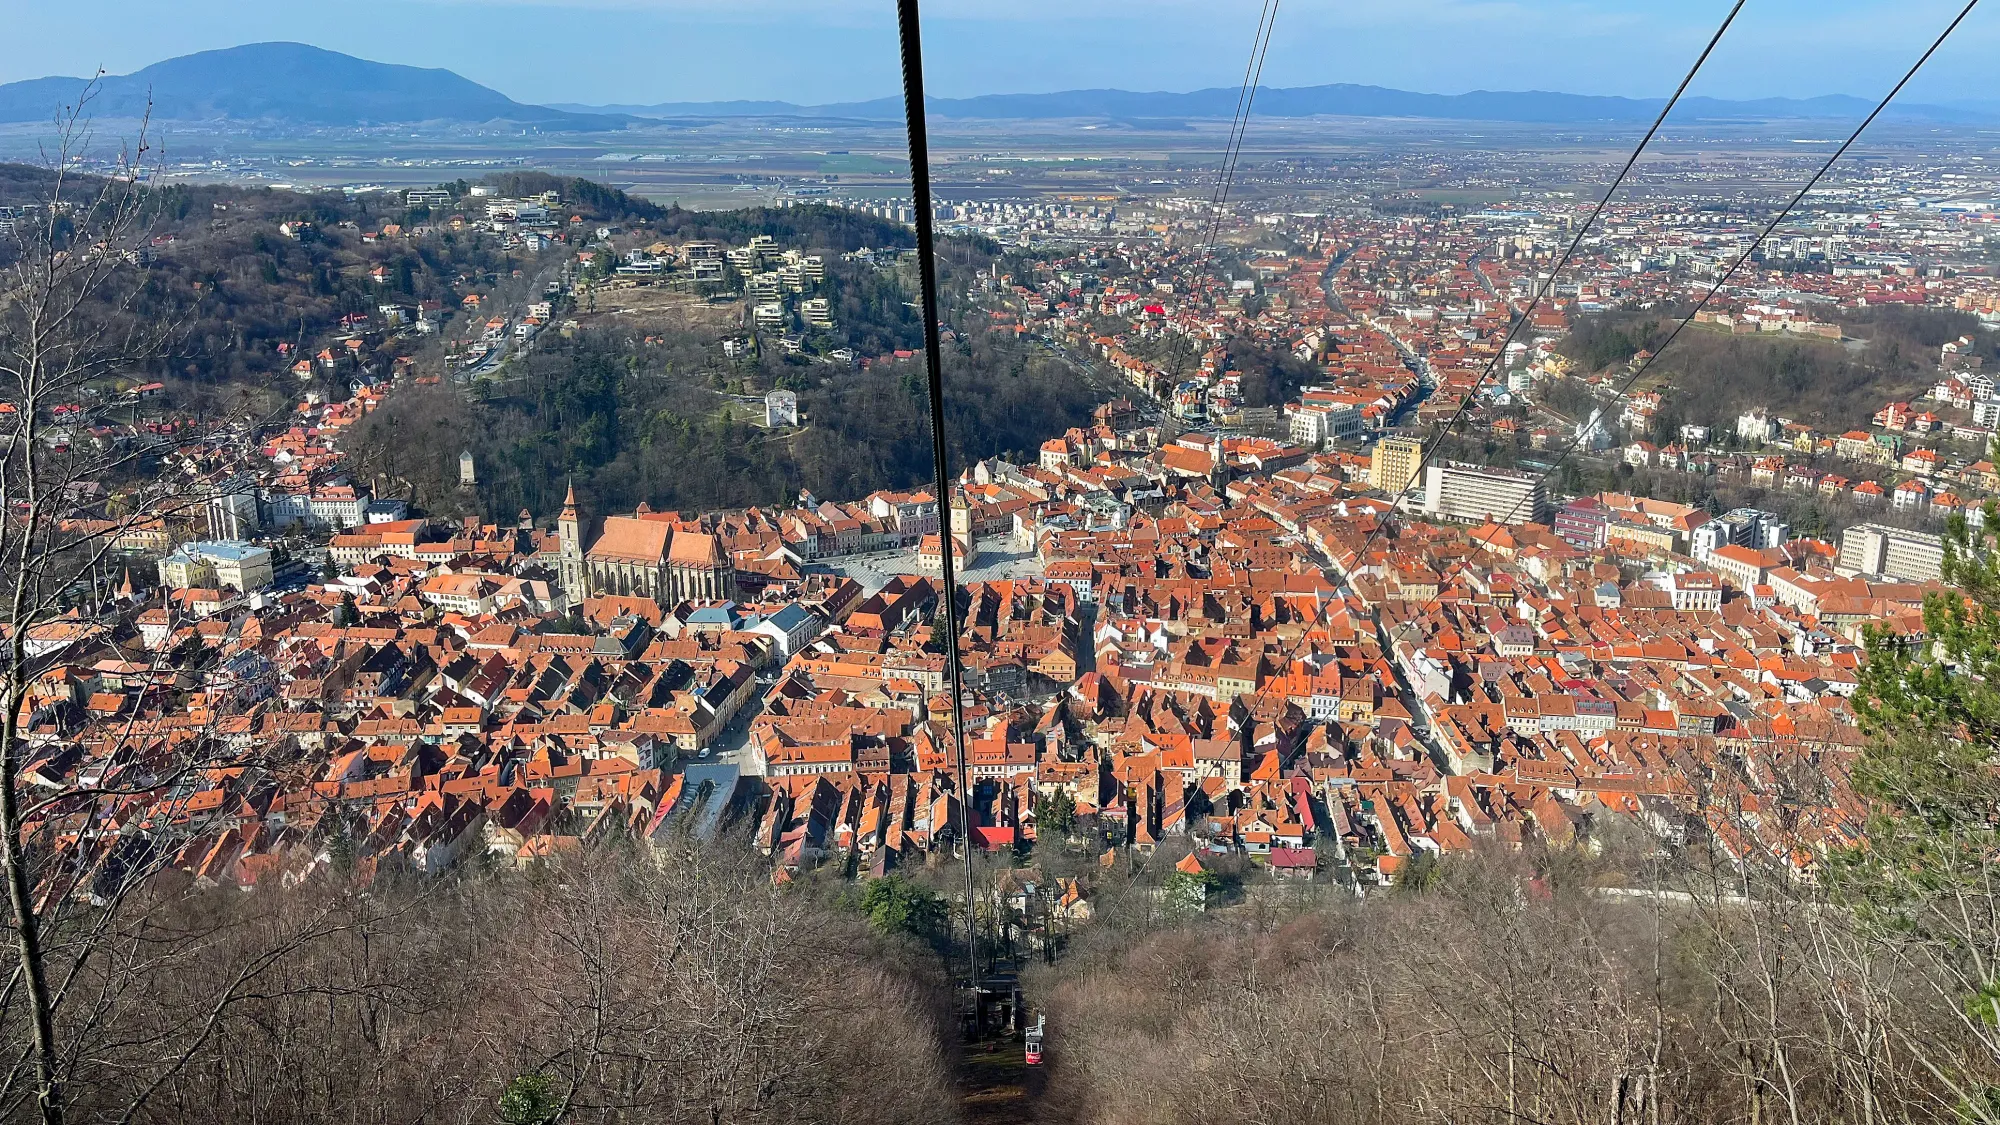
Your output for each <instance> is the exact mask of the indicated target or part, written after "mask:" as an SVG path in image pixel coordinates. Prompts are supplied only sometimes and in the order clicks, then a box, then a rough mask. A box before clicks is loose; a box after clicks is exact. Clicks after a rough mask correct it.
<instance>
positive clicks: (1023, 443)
mask: <svg viewBox="0 0 2000 1125" xmlns="http://www.w3.org/2000/svg"><path fill="white" fill-rule="evenodd" d="M711 351H713V348H712V346H711V345H709V344H707V343H704V342H700V341H699V340H695V339H685V338H684V339H675V340H668V341H662V342H658V343H651V344H648V343H646V342H644V340H643V339H642V338H640V337H638V336H636V335H631V334H622V333H615V332H608V331H607V332H587V333H584V334H582V335H580V336H578V337H577V338H576V339H574V340H567V341H559V342H556V343H554V344H552V345H551V346H549V347H546V348H543V349H540V350H537V351H536V352H535V353H533V354H532V355H530V356H529V357H527V358H526V359H524V360H522V361H521V362H520V363H519V364H518V365H517V368H516V373H515V374H514V376H513V377H512V378H510V379H509V380H507V381H506V382H505V383H504V384H502V385H501V386H499V387H498V388H496V389H495V392H494V394H493V395H492V397H490V398H488V399H487V400H485V401H478V400H475V399H474V398H472V397H469V396H468V395H466V394H465V393H463V392H461V391H460V390H459V389H458V388H455V387H451V386H427V387H414V388H409V389H406V390H403V391H399V392H398V393H397V394H395V395H392V396H390V398H389V400H388V401H387V402H386V403H385V404H384V405H383V406H382V407H381V408H379V409H378V410H376V411H375V413H374V414H372V415H370V416H369V418H368V419H367V420H366V421H365V422H364V423H363V424H362V425H361V426H360V427H359V429H358V431H357V433H356V434H355V435H354V438H353V439H352V440H353V448H354V450H355V451H356V453H357V455H358V456H359V457H360V458H361V461H362V463H363V464H364V465H365V466H367V467H368V468H369V469H370V470H371V471H380V472H382V473H384V474H385V475H387V476H389V477H391V478H393V479H396V480H398V481H406V482H408V484H409V486H410V487H411V488H412V489H413V490H414V495H415V498H416V499H417V500H418V502H420V503H422V504H425V505H429V506H434V507H437V508H439V509H440V510H451V509H453V508H454V507H457V506H462V505H463V504H464V502H465V498H464V496H463V494H462V493H459V492H458V491H457V480H458V477H457V473H458V454H459V452H460V451H461V450H465V449H469V450H471V451H472V453H473V456H474V458H475V460H476V463H477V464H478V466H479V477H480V488H479V496H478V506H479V508H480V510H481V511H482V512H484V513H485V514H486V515H488V516H491V517H498V518H507V517H511V516H512V515H513V514H514V513H516V512H518V511H519V510H520V509H522V508H526V509H528V510H529V511H531V512H535V513H538V514H547V513H551V512H553V511H555V510H556V508H558V507H559V506H560V505H561V501H562V494H563V490H564V488H565V487H566V483H565V482H566V481H568V480H569V479H570V478H571V477H572V476H574V477H575V479H576V481H577V484H578V491H579V493H580V494H583V495H585V496H586V497H587V498H588V499H589V500H590V502H591V503H592V505H593V507H595V508H596V509H597V510H599V511H623V510H629V509H631V508H633V507H635V506H637V505H638V504H639V503H640V502H642V501H643V502H646V503H648V504H651V505H653V506H654V507H656V508H683V509H699V508H731V507H744V506H749V505H753V504H762V505H769V504H784V503H788V502H790V501H791V500H792V499H794V498H796V497H797V495H798V493H799V492H800V490H802V489H803V490H808V491H811V492H812V493H814V494H815V495H818V496H823V497H842V498H852V497H858V496H862V495H865V494H867V493H868V492H871V491H874V490H876V489H881V488H909V487H913V486H917V485H922V484H928V483H929V482H930V480H931V478H932V467H931V460H930V423H929V414H928V411H929V405H928V398H927V395H926V393H925V389H924V379H923V369H922V364H921V361H918V360H912V361H905V362H903V363H898V364H885V365H877V366H874V367H871V368H869V369H867V370H858V371H851V370H846V369H837V370H834V371H833V373H832V374H831V375H822V374H821V373H823V372H827V371H828V370H830V369H829V368H828V367H826V366H825V365H816V366H803V365H788V364H785V363H783V362H782V361H776V360H771V361H767V362H766V363H764V364H761V365H760V364H758V363H756V362H755V361H750V362H749V363H748V364H747V367H748V370H747V371H746V372H745V373H744V374H742V375H739V376H734V378H737V379H740V380H742V384H741V385H747V386H752V387H764V386H770V385H773V384H774V383H777V382H785V383H787V384H788V385H793V386H797V387H799V388H800V389H799V390H798V392H797V393H798V396H799V410H800V413H801V415H802V419H801V421H802V423H803V424H802V426H801V428H800V429H798V430H796V431H782V430H781V431H776V432H772V431H766V430H764V429H762V428H760V427H758V426H756V425H753V424H752V419H753V418H757V417H760V414H761V411H760V408H759V407H758V405H757V404H756V403H755V402H754V401H750V400H739V399H734V398H730V397H728V396H726V395H723V394H721V393H719V392H718V391H716V390H715V389H714V388H713V387H712V386H711V385H710V384H711V381H712V380H711V378H710V376H713V375H719V374H720V371H719V370H718V369H716V368H715V367H713V366H712V364H711V362H710V359H709V353H710V352H711ZM944 359H945V387H946V397H945V417H946V425H947V430H948V438H949V443H950V447H951V454H952V459H953V463H954V464H956V465H964V464H967V463H969V461H970V460H971V459H976V458H982V457H989V456H993V455H995V454H1002V453H1007V454H1013V455H1015V456H1017V457H1018V456H1026V457H1028V459H1032V451H1033V450H1034V449H1036V448H1037V447H1038V446H1039V445H1040V444H1041V442H1042V441H1044V440H1046V438H1047V437H1048V436H1049V435H1051V434H1060V433H1062V432H1063V431H1064V430H1066V429H1068V428H1069V427H1071V426H1075V425H1080V424H1083V423H1085V422H1086V421H1087V420H1088V419H1089V416H1090V410H1091V408H1092V407H1094V406H1095V405H1096V404H1097V402H1098V398H1097V396H1096V395H1095V394H1094V393H1093V392H1092V390H1091V389H1090V387H1089V386H1088V385H1087V384H1085V383H1083V382H1082V381H1080V380H1079V379H1078V378H1077V377H1076V376H1075V375H1074V374H1073V373H1072V372H1070V371H1069V370H1068V369H1067V368H1064V367H1062V366H1060V365H1058V364H1056V363H1055V362H1054V361H1052V360H1049V359H1047V358H1045V357H1043V356H1041V355H1038V354H1035V353H1033V352H1032V351H1031V350H1030V349H1029V348H1028V347H1027V346H1026V345H1023V344H1021V343H1018V342H1015V341H1013V340H1012V339H1008V338H1002V337H1001V336H998V335H994V334H986V333H969V334H967V335H966V336H965V337H963V338H962V339H961V340H960V341H959V342H958V343H956V344H954V345H948V346H947V350H946V352H945V357H944ZM704 372H706V373H704Z"/></svg>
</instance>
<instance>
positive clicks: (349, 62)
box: [0, 43, 2000, 132]
mask: <svg viewBox="0 0 2000 1125" xmlns="http://www.w3.org/2000/svg"><path fill="white" fill-rule="evenodd" d="M84 85H85V79H82V78H36V79H31V80H29V81H26V82H13V83H8V84H6V85H0V124H4V123H9V122H12V123H20V122H44V121H48V120H49V119H50V118H51V117H52V116H53V115H54V113H55V112H56V109H57V107H59V106H61V105H63V104H65V103H69V102H74V101H75V99H76V97H77V96H78V94H79V93H80V92H81V91H82V90H83V88H84ZM148 97H150V98H151V99H152V111H153V116H154V117H155V118H158V119H160V120H162V121H177V122H227V123H237V124H252V125H259V126H264V127H271V128H297V129H312V128H333V129H340V128H361V127H367V126H375V125H396V124H418V123H437V124H450V125H480V124H487V123H505V124H508V125H513V126H520V127H530V128H535V129H540V130H543V131H550V132H603V131H608V130H618V129H624V128H627V127H629V126H631V125H633V124H635V123H641V122H644V121H649V120H660V119H674V118H706V119H715V118H726V117H805V118H843V119H848V120H861V121H875V120H896V119H900V118H901V117H902V113H903V103H902V100H901V99H900V98H876V99H873V100H870V101H857V102H837V103H834V104H831V105H796V104H793V103H791V102H781V101H727V102H664V103H661V104H658V105H598V106H593V105H563V104H558V105H553V106H540V105H527V104H524V103H522V102H517V101H515V100H513V99H512V98H509V97H507V96H506V95H505V94H502V93H499V92H498V91H495V90H492V89H489V88H487V87H485V86H481V85H480V84H479V83H477V82H474V81H472V80H471V79H468V78H462V77H460V76H459V75H457V74H454V73H452V72H451V71H449V70H431V69H424V68H420V67H413V66H399V65H395V64H391V63H378V62H370V61H368V60H366V59H357V58H355V57H353V56H352V55H343V54H340V53H339V52H336V51H326V50H322V49H320V48H318V47H310V46H307V45H305V44H302V43H251V44H248V45H246V46H242V47H231V48H228V49H225V50H220V51H203V52H201V53H199V54H193V55H184V56H182V57H180V58H174V59H168V60H166V61H165V62H159V63H154V64H153V65H152V66H149V67H147V68H145V69H144V70H140V71H137V72H135V73H132V74H125V75H116V76H110V77H106V78H104V79H103V80H102V81H101V82H100V83H99V86H98V90H97V94H96V97H95V100H94V101H93V102H92V105H91V110H90V112H91V113H92V114H93V115H94V116H96V117H99V118H129V117H137V116H139V115H140V114H141V113H144V112H145V111H146V106H147V99H148ZM1236 101H1237V90H1236V89H1235V88H1234V87H1219V88H1214V89H1207V90H1196V91H1194V92H1192V93H1186V94H1174V93H1135V92H1132V91H1129V90H1068V91H1063V92H1060V93H1053V94H990V95H987V96H984V97H977V98H933V99H931V102H930V112H932V113H933V114H936V115H938V116H941V117H947V118H961V119H973V120H1038V119H1052V118H1092V119H1109V120H1113V121H1127V122H1134V123H1167V122H1178V121H1185V120H1189V119H1202V118H1208V119H1212V118H1226V117H1230V116H1233V115H1234V113H1235V111H1236ZM1663 104H1665V103H1664V102H1663V101H1662V100H1660V99H1649V98H1614V97H1597V96H1592V95H1587V94H1562V93H1550V92H1547V91H1541V90H1528V91H1512V92H1510V91H1492V90H1475V91H1473V92H1472V93H1469V94H1419V93H1412V92H1410V91H1408V90H1391V89H1387V88H1384V87H1381V86H1356V85H1351V84H1346V83H1341V84H1337V85H1331V86H1305V87H1299V88H1294V89H1270V88H1260V89H1259V91H1258V94H1257V102H1256V114H1257V116H1259V117H1315V116H1322V115H1327V116H1341V117H1402V118H1435V119H1441V120H1457V121H1496V122H1522V123H1530V124H1544V125H1585V124H1637V123H1641V122H1647V121H1650V120H1652V118H1653V117H1654V115H1655V114H1657V113H1658V112H1659V110H1660V106H1661V105H1663ZM1872 104H1873V103H1871V102H1867V101H1864V100H1862V99H1860V98H1854V97H1847V96H1845V95H1830V96H1827V97H1819V98H1804V99H1799V98H1763V99H1758V100H1755V101H1724V100H1721V99H1717V98H1688V99H1686V100H1685V101H1683V102H1682V104H1681V107H1680V109H1679V110H1678V112H1677V116H1679V118H1680V119H1681V120H1728V119H1738V120H1741V119H1773V118H1783V119H1799V120H1812V119H1839V120H1853V119H1855V118H1857V117H1859V116H1861V115H1862V114H1864V113H1866V112H1867V111H1868V110H1869V108H1871V106H1872ZM1886 116H1888V117H1889V118H1890V119H1893V120H1899V121H1904V122H1917V123H1929V124H1949V125H1972V124H1990V123H1994V122H2000V103H1995V102H1962V103H1959V104H1956V105H1949V106H1943V105H1906V106H1896V107H1892V108H1891V110H1890V111H1889V113H1888V114H1887V115H1886Z"/></svg>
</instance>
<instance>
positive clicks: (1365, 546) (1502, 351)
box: [1279, 0, 1977, 676]
mask: <svg viewBox="0 0 2000 1125" xmlns="http://www.w3.org/2000/svg"><path fill="white" fill-rule="evenodd" d="M1745 2H1746V0H1736V2H1735V3H1734V4H1733V5H1731V7H1730V9H1729V12H1728V14H1727V15H1725V16H1724V17H1723V19H1722V23H1721V24H1720V25H1718V26H1717V27H1716V29H1715V33H1714V34H1713V35H1711V36H1709V39H1708V43H1707V44H1706V45H1705V46H1704V47H1703V48H1702V50H1701V54H1700V55H1698V56H1696V58H1695V60H1694V65H1693V66H1690V67H1689V68H1688V72H1687V74H1686V75H1684V76H1683V77H1682V78H1681V81H1680V85H1679V86H1677V87H1675V88H1674V92H1673V96H1672V97H1669V98H1668V99H1667V104H1666V105H1664V106H1662V107H1660V112H1659V115H1658V116H1657V117H1655V118H1654V119H1653V123H1652V125H1651V127H1649V128H1648V129H1647V130H1646V132H1645V135H1644V136H1642V137H1640V138H1639V143H1638V145H1637V146H1636V147H1634V148H1633V150H1632V154H1631V155H1630V156H1628V157H1626V159H1625V163H1624V165H1623V166H1622V167H1620V168H1619V170H1618V174H1617V175H1616V176H1615V177H1613V179H1612V181H1611V184H1610V186H1609V187H1607V188H1605V191H1604V194H1603V196H1601V197H1600V198H1599V199H1598V201H1597V205H1596V206H1595V207H1594V208H1592V210H1591V213H1590V217H1589V218H1588V219H1586V220H1585V221H1584V225H1583V226H1582V228H1581V229H1579V230H1578V231H1577V233H1576V237H1575V238H1573V239H1571V240H1570V244H1569V247H1568V249H1566V250H1564V251H1563V255H1562V258H1561V259H1560V260H1559V261H1558V262H1557V263H1556V265H1555V266H1554V268H1552V269H1551V270H1550V271H1549V279H1548V281H1547V283H1545V284H1544V285H1542V286H1539V287H1537V289H1536V291H1535V294H1534V297H1533V299H1532V300H1531V301H1530V302H1529V304H1528V306H1527V308H1526V309H1525V310H1523V311H1522V313H1521V315H1520V316H1519V317H1518V318H1510V319H1511V324H1510V326H1509V328H1508V331H1507V336H1506V338H1505V340H1504V341H1503V342H1502V344H1501V346H1500V348H1499V350H1498V351H1497V352H1495V354H1494V360H1493V362H1492V363H1489V364H1488V365H1487V368H1486V370H1485V371H1484V372H1483V373H1481V375H1480V377H1479V380H1478V381H1476V382H1475V383H1474V384H1473V385H1472V387H1471V389H1469V390H1468V391H1466V393H1465V397H1464V399H1463V400H1462V401H1461V402H1460V403H1459V406H1458V409H1457V410H1456V411H1455V412H1454V413H1453V414H1452V416H1451V418H1449V419H1448V420H1447V421H1446V422H1445V424H1444V425H1443V426H1442V427H1441V428H1440V429H1439V431H1438V434H1437V435H1436V437H1435V438H1434V439H1433V443H1430V444H1427V445H1426V446H1424V447H1421V448H1420V450H1419V457H1418V461H1417V464H1416V467H1415V471H1414V472H1413V473H1412V476H1411V479H1410V481H1409V482H1406V483H1405V484H1404V485H1403V487H1402V489H1401V490H1400V491H1398V492H1397V493H1396V495H1395V496H1392V497H1391V498H1390V501H1389V511H1388V512H1386V513H1383V514H1382V515H1380V516H1378V517H1377V518H1376V523H1375V526H1374V527H1373V528H1372V529H1370V531H1369V533H1368V537H1367V538H1366V539H1364V540H1363V541H1362V544H1361V547H1360V549H1359V550H1358V551H1357V552H1356V554H1355V558H1356V560H1357V565H1358V566H1365V565H1366V563H1367V557H1368V551H1369V549H1370V548H1371V547H1372V546H1373V545H1374V543H1375V541H1376V539H1377V538H1378V537H1379V536H1380V535H1381V534H1382V532H1383V530H1384V529H1385V528H1386V527H1387V526H1388V517H1389V516H1390V515H1393V514H1394V511H1395V507H1396V505H1397V504H1398V503H1399V502H1400V501H1401V500H1402V498H1403V496H1404V494H1406V493H1407V492H1408V491H1409V487H1410V484H1411V483H1414V482H1415V481H1416V480H1418V479H1420V478H1421V477H1422V475H1423V467H1424V464H1425V462H1426V461H1428V460H1429V455H1430V452H1431V451H1433V450H1434V449H1435V448H1436V445H1437V444H1441V443H1442V442H1443V439H1444V437H1445V435H1447V434H1449V433H1450V431H1451V428H1452V427H1453V426H1454V425H1456V424H1457V423H1458V421H1459V420H1460V419H1462V418H1463V417H1464V415H1465V412H1466V410H1467V409H1468V407H1469V405H1470V403H1471V402H1472V399H1473V397H1474V395H1476V394H1477V393H1478V390H1479V387H1480V386H1481V385H1482V384H1483V383H1484V382H1485V381H1486V379H1487V377H1489V376H1490V375H1491V374H1492V373H1493V370H1494V366H1495V365H1497V364H1498V362H1499V360H1500V358H1501V357H1503V356H1505V355H1506V353H1507V344H1508V343H1511V342H1512V341H1513V338H1514V335H1515V334H1516V333H1517V332H1519V331H1520V326H1521V325H1522V324H1525V323H1527V322H1528V320H1529V319H1530V318H1531V317H1532V316H1533V315H1534V311H1535V309H1536V307H1537V306H1538V305H1539V304H1540V303H1541V301H1542V299H1543V297H1545V296H1546V295H1547V294H1548V293H1549V292H1550V291H1551V290H1553V289H1554V287H1555V281H1556V278H1557V276H1558V275H1559V274H1560V273H1561V271H1562V268H1563V266H1564V265H1565V264H1567V263H1568V261H1569V259H1570V258H1571V256H1572V255H1574V254H1575V253H1576V250H1577V248H1578V247H1579V246H1581V245H1582V243H1583V240H1584V238H1585V236H1586V235H1588V234H1589V233H1590V230H1591V228H1592V227H1593V226H1595V225H1596V223H1597V220H1598V218H1599V217H1600V216H1602V215H1603V214H1604V209H1605V207H1606V206H1608V205H1609V204H1610V202H1611V197H1612V196H1613V195H1614V194H1615V193H1616V192H1617V190H1618V188H1619V186H1620V185H1622V184H1623V183H1624V182H1625V178H1626V176H1627V175H1628V174H1629V173H1630V172H1631V171H1632V168H1633V166H1634V165H1636V164H1637V163H1638V162H1639V157H1640V156H1641V155H1643V154H1644V153H1645V151H1646V148H1647V146H1648V145H1650V144H1651V143H1652V140H1653V137H1654V136H1655V135H1656V134H1658V133H1659V131H1660V128H1661V126H1662V125H1664V124H1665V123H1666V120H1667V115H1668V114H1670V113H1672V112H1673V109H1674V107H1675V106H1676V105H1678V104H1679V103H1680V99H1681V96H1682V95H1683V94H1685V93H1686V92H1687V89H1688V86H1689V85H1690V84H1692V83H1693V82H1694V79H1695V76H1696V75H1697V74H1699V73H1701V69H1702V66H1703V65H1704V64H1706V63H1707V62H1708V58H1709V56H1710V55H1711V54H1713V53H1714V52H1715V48H1716V45H1717V44H1719V43H1721V42H1722V37H1723V35H1724V34H1726V33H1727V32H1728V31H1729V28H1730V26H1731V25H1732V24H1734V23H1735V22H1736V16H1737V14H1738V13H1740V12H1741V11H1742V10H1743V5H1744V3H1745ZM1974 3H1977V0H1974ZM1961 18H1963V17H1962V16H1961ZM1933 49H1935V48H1933ZM1512 307H1513V303H1512V302H1511V301H1509V302H1508V308H1509V310H1510V312H1511V310H1512ZM1313 597H1314V600H1315V602H1317V603H1318V604H1317V607H1316V609H1315V610H1314V612H1313V616H1312V620H1311V621H1310V622H1309V623H1308V624H1307V625H1306V627H1305V628H1303V629H1301V630H1300V631H1299V635H1298V637H1297V638H1296V639H1295V640H1294V641H1293V642H1292V644H1291V647H1290V648H1289V649H1287V650H1286V651H1285V654H1284V656H1283V658H1282V659H1281V660H1280V662H1279V668H1280V669H1281V671H1282V674H1284V675H1287V676H1289V675H1290V674H1291V672H1292V662H1293V661H1294V660H1295V659H1297V657H1298V655H1299V651H1300V649H1301V648H1303V647H1304V646H1305V645H1306V644H1307V642H1308V641H1310V640H1311V638H1312V636H1313V633H1314V632H1315V631H1316V630H1318V629H1319V628H1321V627H1322V626H1323V625H1325V623H1326V616H1327V611H1328V610H1329V608H1330V607H1331V605H1332V602H1333V600H1334V599H1324V598H1322V597H1321V596H1320V594H1319V592H1318V591H1317V590H1315V591H1314V595H1313ZM1340 601H1341V604H1343V605H1344V604H1346V602H1345V599H1340Z"/></svg>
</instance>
